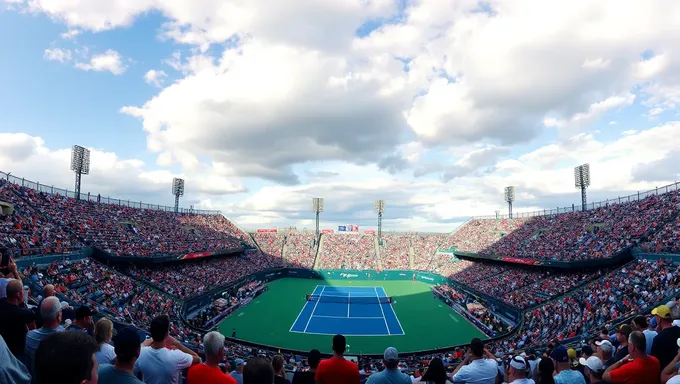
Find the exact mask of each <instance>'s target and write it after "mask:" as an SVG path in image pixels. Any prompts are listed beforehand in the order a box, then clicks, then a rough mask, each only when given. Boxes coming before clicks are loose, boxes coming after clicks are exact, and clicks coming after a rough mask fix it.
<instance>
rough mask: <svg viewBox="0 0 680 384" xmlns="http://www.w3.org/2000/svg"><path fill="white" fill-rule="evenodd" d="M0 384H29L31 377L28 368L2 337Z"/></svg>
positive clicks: (0, 346) (0, 344)
mask: <svg viewBox="0 0 680 384" xmlns="http://www.w3.org/2000/svg"><path fill="white" fill-rule="evenodd" d="M0 361H1V362H2V365H0V383H3V384H4V383H12V384H29V383H30V382H31V375H30V374H29V373H28V369H26V366H25V365H24V364H23V363H22V362H21V361H19V359H17V358H16V357H15V356H14V355H13V354H12V352H11V351H10V350H9V348H8V347H7V344H6V343H5V339H3V338H2V336H0Z"/></svg>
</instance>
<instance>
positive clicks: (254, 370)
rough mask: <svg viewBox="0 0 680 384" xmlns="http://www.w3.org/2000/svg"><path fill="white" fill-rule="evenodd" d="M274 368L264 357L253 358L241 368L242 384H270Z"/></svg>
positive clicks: (272, 380) (272, 379)
mask: <svg viewBox="0 0 680 384" xmlns="http://www.w3.org/2000/svg"><path fill="white" fill-rule="evenodd" d="M273 382H274V368H272V363H271V362H270V361H269V360H267V358H265V357H253V358H252V359H250V360H248V363H247V364H246V366H245V367H244V368H243V384H272V383H273Z"/></svg>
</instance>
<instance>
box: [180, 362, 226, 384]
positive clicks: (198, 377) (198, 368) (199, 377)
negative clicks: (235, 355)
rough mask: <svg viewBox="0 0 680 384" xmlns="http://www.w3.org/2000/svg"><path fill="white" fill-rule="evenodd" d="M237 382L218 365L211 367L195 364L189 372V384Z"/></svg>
mask: <svg viewBox="0 0 680 384" xmlns="http://www.w3.org/2000/svg"><path fill="white" fill-rule="evenodd" d="M203 383H215V384H237V383H236V380H235V379H234V378H233V377H231V376H229V375H227V374H224V373H223V372H222V371H221V370H220V369H219V368H217V367H209V366H207V365H205V364H194V365H193V366H192V367H191V368H189V372H188V373H187V384H203Z"/></svg>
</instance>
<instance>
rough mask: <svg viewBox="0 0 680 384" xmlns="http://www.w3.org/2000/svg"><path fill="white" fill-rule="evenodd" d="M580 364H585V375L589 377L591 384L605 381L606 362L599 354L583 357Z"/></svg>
mask: <svg viewBox="0 0 680 384" xmlns="http://www.w3.org/2000/svg"><path fill="white" fill-rule="evenodd" d="M579 364H581V365H582V366H583V375H584V376H585V377H586V379H588V382H589V383H590V384H596V383H604V381H603V380H602V374H603V373H604V364H602V360H600V358H599V357H597V356H589V357H588V358H584V357H581V358H580V359H579Z"/></svg>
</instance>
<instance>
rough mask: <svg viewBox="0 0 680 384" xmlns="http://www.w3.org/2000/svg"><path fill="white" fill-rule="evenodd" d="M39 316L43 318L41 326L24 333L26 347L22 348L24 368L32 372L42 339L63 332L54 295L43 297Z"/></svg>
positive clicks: (57, 302)
mask: <svg viewBox="0 0 680 384" xmlns="http://www.w3.org/2000/svg"><path fill="white" fill-rule="evenodd" d="M40 316H41V317H42V319H43V326H42V327H41V328H38V329H34V330H32V331H28V333H27V334H26V347H25V348H24V355H25V359H26V361H25V363H26V368H28V370H29V371H30V372H31V374H33V373H34V369H33V363H34V361H35V353H36V351H37V350H38V347H39V346H40V343H41V342H42V340H43V339H45V338H46V337H47V336H49V335H50V334H52V333H55V332H64V327H62V326H61V325H59V324H60V323H61V303H59V299H57V298H56V297H55V296H52V297H48V298H45V300H43V302H42V303H41V304H40Z"/></svg>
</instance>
